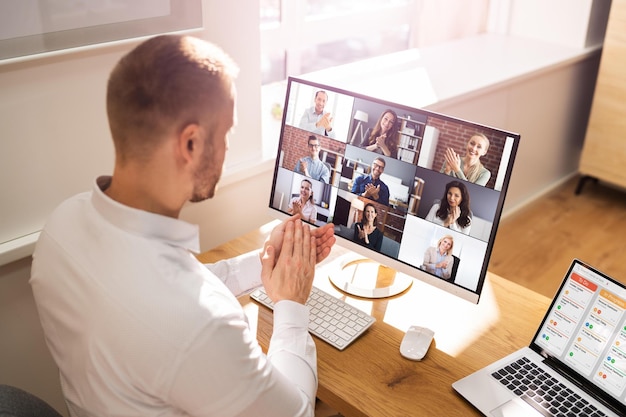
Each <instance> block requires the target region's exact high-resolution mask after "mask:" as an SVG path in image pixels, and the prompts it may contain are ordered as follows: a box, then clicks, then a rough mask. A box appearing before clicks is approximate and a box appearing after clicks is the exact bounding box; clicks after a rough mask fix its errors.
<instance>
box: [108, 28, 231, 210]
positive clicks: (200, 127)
mask: <svg viewBox="0 0 626 417" xmlns="http://www.w3.org/2000/svg"><path fill="white" fill-rule="evenodd" d="M237 72H238V68H237V66H236V65H235V64H234V63H233V61H232V60H231V59H230V58H229V57H228V56H227V55H226V54H225V53H224V52H223V51H222V50H221V49H219V48H218V47H216V46H214V45H212V44H210V43H208V42H205V41H202V40H200V39H197V38H193V37H189V36H177V35H163V36H157V37H154V38H151V39H149V40H147V41H145V42H143V43H141V44H140V45H139V46H137V47H136V48H135V49H133V50H132V51H131V52H129V53H128V54H127V55H125V56H124V57H123V58H122V59H121V60H120V61H119V62H118V64H117V65H116V66H115V68H114V69H113V71H112V72H111V75H110V77H109V82H108V89H107V113H108V117H109V126H110V129H111V135H112V137H113V142H114V145H115V152H116V167H117V166H120V167H124V166H125V165H126V164H128V163H131V164H135V165H139V166H142V165H147V164H149V163H150V162H151V161H152V160H153V158H154V157H155V155H157V154H158V153H159V151H160V150H161V149H163V148H164V147H171V150H172V156H173V157H174V158H176V162H175V163H176V164H178V166H180V168H181V170H187V171H186V172H188V176H189V177H190V178H193V181H192V182H193V184H192V185H191V186H190V190H191V189H192V191H190V192H189V194H190V195H189V199H190V200H192V201H197V200H202V199H206V198H210V197H212V195H213V192H214V188H215V185H216V183H217V181H218V180H219V178H220V176H221V172H222V166H223V162H224V157H225V153H226V149H227V147H228V143H227V141H228V139H227V133H228V132H229V131H230V129H231V128H232V125H233V124H234V119H235V115H234V102H235V92H234V84H233V82H234V78H235V77H236V75H237ZM174 141H178V142H177V143H178V144H179V145H182V146H179V147H178V148H176V147H175V146H176V143H174ZM167 149H168V150H169V149H170V148H167ZM114 182H115V176H114Z"/></svg>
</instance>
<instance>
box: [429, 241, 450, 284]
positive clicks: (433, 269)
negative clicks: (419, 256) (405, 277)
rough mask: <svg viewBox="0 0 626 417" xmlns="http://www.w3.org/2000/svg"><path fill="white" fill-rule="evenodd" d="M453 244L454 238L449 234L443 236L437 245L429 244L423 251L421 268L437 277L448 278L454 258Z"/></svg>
mask: <svg viewBox="0 0 626 417" xmlns="http://www.w3.org/2000/svg"><path fill="white" fill-rule="evenodd" d="M453 246H454V238H453V237H452V236H450V235H445V236H443V237H442V238H441V239H439V241H438V242H437V247H433V246H431V247H429V248H428V249H426V252H424V262H423V264H422V268H424V269H425V270H426V271H428V272H430V273H433V274H435V275H437V276H438V277H439V278H443V279H450V277H451V276H452V266H453V265H454V258H453V257H452V247H453Z"/></svg>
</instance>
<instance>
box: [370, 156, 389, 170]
mask: <svg viewBox="0 0 626 417" xmlns="http://www.w3.org/2000/svg"><path fill="white" fill-rule="evenodd" d="M374 161H380V162H382V163H383V168H384V167H385V166H386V165H387V163H386V162H385V160H384V159H383V158H382V156H378V157H376V158H374ZM374 161H372V164H374Z"/></svg>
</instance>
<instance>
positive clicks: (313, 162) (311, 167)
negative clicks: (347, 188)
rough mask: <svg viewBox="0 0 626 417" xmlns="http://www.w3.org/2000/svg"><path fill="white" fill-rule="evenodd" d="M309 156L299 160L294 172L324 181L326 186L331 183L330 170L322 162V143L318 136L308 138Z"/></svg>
mask: <svg viewBox="0 0 626 417" xmlns="http://www.w3.org/2000/svg"><path fill="white" fill-rule="evenodd" d="M307 141H308V149H309V156H305V157H304V158H300V159H298V162H296V166H295V168H294V171H296V172H297V173H298V174H302V175H306V176H307V177H309V178H313V179H314V180H318V181H323V182H325V183H326V184H328V182H329V181H330V169H328V166H327V165H326V164H325V163H324V162H322V161H321V160H320V149H321V145H320V141H319V139H317V136H315V135H311V136H309V138H308V140H307Z"/></svg>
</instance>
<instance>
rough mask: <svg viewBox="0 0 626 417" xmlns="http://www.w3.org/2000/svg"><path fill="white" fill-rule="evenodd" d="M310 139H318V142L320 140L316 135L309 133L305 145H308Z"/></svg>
mask: <svg viewBox="0 0 626 417" xmlns="http://www.w3.org/2000/svg"><path fill="white" fill-rule="evenodd" d="M312 140H316V141H318V142H319V141H320V140H319V139H318V138H317V136H315V135H309V138H308V139H307V140H306V143H307V145H308V144H309V143H311V141H312Z"/></svg>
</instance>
